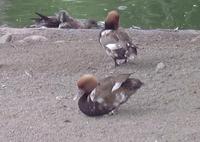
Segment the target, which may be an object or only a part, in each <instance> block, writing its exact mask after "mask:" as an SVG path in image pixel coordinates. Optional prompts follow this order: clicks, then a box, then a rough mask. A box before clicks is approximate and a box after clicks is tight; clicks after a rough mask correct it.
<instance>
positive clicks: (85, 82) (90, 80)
mask: <svg viewBox="0 0 200 142" xmlns="http://www.w3.org/2000/svg"><path fill="white" fill-rule="evenodd" d="M77 86H78V89H79V90H80V91H82V93H84V94H85V93H87V94H90V93H91V92H92V90H94V89H95V88H96V86H97V80H96V78H95V77H94V76H93V75H91V74H86V75H83V76H81V77H80V79H79V80H78V81H77Z"/></svg>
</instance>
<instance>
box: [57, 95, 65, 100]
mask: <svg viewBox="0 0 200 142" xmlns="http://www.w3.org/2000/svg"><path fill="white" fill-rule="evenodd" d="M64 98H65V97H64V96H56V100H58V101H60V100H62V99H64Z"/></svg>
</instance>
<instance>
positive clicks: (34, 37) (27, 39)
mask: <svg viewBox="0 0 200 142" xmlns="http://www.w3.org/2000/svg"><path fill="white" fill-rule="evenodd" d="M47 40H48V39H47V38H46V37H45V36H40V35H31V36H28V37H25V38H24V39H23V41H25V42H32V41H47Z"/></svg>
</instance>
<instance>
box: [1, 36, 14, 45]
mask: <svg viewBox="0 0 200 142" xmlns="http://www.w3.org/2000/svg"><path fill="white" fill-rule="evenodd" d="M11 39H12V35H11V34H5V35H3V36H2V37H0V44H4V43H6V42H10V41H11Z"/></svg>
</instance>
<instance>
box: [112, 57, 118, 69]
mask: <svg viewBox="0 0 200 142" xmlns="http://www.w3.org/2000/svg"><path fill="white" fill-rule="evenodd" d="M113 60H114V62H115V67H117V66H119V64H118V63H117V59H116V58H113Z"/></svg>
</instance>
